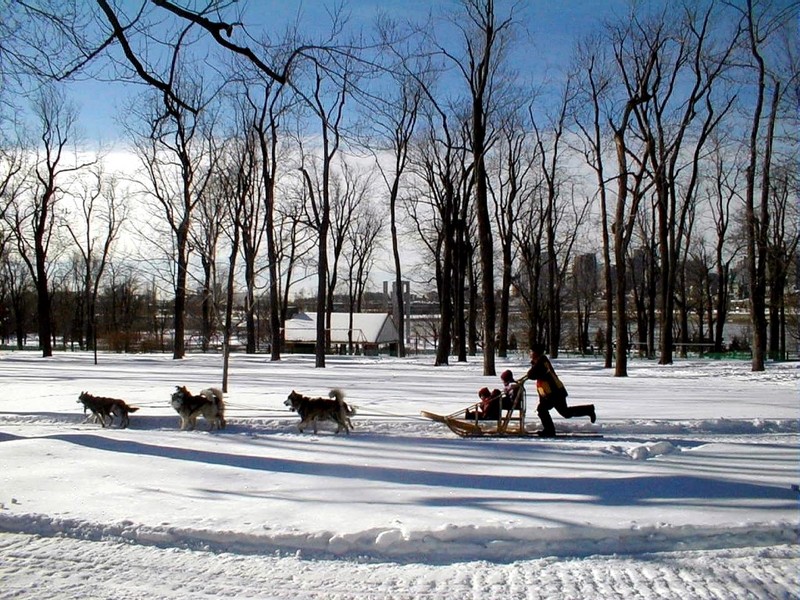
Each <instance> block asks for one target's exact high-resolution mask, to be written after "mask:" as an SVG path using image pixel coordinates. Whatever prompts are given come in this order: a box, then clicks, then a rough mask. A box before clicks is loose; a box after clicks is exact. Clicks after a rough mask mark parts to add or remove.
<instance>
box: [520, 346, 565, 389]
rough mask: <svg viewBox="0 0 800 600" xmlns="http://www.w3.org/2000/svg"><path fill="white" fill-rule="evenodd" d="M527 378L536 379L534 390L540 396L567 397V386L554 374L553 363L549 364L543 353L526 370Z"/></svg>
mask: <svg viewBox="0 0 800 600" xmlns="http://www.w3.org/2000/svg"><path fill="white" fill-rule="evenodd" d="M528 379H535V380H536V391H537V392H539V397H540V398H547V399H553V400H555V399H556V398H560V399H564V398H566V397H567V395H568V394H567V388H565V387H564V384H563V383H561V380H560V379H559V378H558V375H556V372H555V370H554V369H553V365H551V364H550V359H549V358H547V357H546V356H545V355H544V354H541V355H539V359H538V360H537V361H536V363H535V364H533V365H531V368H530V369H529V370H528Z"/></svg>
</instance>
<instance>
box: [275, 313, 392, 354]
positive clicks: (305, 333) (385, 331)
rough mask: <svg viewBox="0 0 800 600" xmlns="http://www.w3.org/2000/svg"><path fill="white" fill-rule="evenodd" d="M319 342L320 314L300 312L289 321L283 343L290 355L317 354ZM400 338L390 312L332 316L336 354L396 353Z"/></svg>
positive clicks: (332, 348)
mask: <svg viewBox="0 0 800 600" xmlns="http://www.w3.org/2000/svg"><path fill="white" fill-rule="evenodd" d="M351 317H352V324H351ZM316 339H317V313H314V312H299V313H297V314H295V315H294V316H293V317H292V318H291V319H288V320H287V321H286V324H285V326H284V336H283V340H284V348H285V350H286V351H287V352H289V353H303V354H313V353H314V345H315V342H316ZM399 339H400V337H399V335H398V333H397V327H396V326H395V324H394V320H393V319H392V316H391V315H390V314H388V313H352V314H350V313H343V312H335V313H333V314H332V315H331V327H330V342H331V352H333V353H336V354H348V353H350V352H352V353H354V354H366V355H369V356H374V355H377V354H381V353H385V354H396V353H397V345H398V342H399ZM351 345H352V351H351V350H350V348H351Z"/></svg>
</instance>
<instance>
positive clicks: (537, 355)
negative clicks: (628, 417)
mask: <svg viewBox="0 0 800 600" xmlns="http://www.w3.org/2000/svg"><path fill="white" fill-rule="evenodd" d="M530 357H531V368H530V369H529V370H528V379H535V380H536V391H537V392H538V393H539V406H537V407H536V412H537V414H538V415H539V418H540V419H541V421H542V430H541V431H539V432H537V433H538V434H539V436H541V437H555V435H556V428H555V425H554V424H553V419H552V417H551V416H550V411H551V410H552V409H554V408H555V409H556V411H558V414H560V415H561V416H562V417H564V418H565V419H571V418H572V417H589V419H590V420H591V422H592V423H594V422H595V421H596V420H597V415H596V414H595V410H594V404H582V405H580V406H567V395H568V394H567V388H566V387H564V384H563V383H561V380H560V379H559V378H558V375H556V371H555V369H553V365H552V364H551V363H550V359H548V358H547V356H545V348H544V345H542V344H534V345H533V347H532V348H531V353H530Z"/></svg>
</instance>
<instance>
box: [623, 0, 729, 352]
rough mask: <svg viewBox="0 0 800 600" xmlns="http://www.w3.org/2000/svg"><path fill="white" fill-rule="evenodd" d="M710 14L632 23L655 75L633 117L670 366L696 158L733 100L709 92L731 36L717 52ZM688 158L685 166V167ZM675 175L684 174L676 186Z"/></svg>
mask: <svg viewBox="0 0 800 600" xmlns="http://www.w3.org/2000/svg"><path fill="white" fill-rule="evenodd" d="M714 17H715V12H714V11H713V6H708V7H700V8H697V7H688V6H686V7H684V8H683V9H682V14H680V15H679V17H678V19H680V20H678V19H675V21H673V18H672V17H671V16H670V15H669V14H668V12H667V10H664V11H663V13H661V14H657V15H655V16H654V17H652V19H648V18H647V15H645V16H644V18H643V19H641V20H640V18H639V17H638V16H637V17H636V18H635V19H634V20H633V23H634V27H636V28H637V29H639V31H638V32H637V33H636V35H638V36H639V37H641V38H642V39H644V40H647V45H648V47H649V49H650V52H651V54H652V56H653V58H654V61H655V65H654V68H655V72H656V73H657V75H658V76H657V77H656V78H654V79H653V85H652V86H651V87H650V90H649V92H650V96H649V97H648V99H647V100H646V101H645V102H642V103H640V104H638V105H637V106H636V108H635V110H634V113H635V115H636V122H637V125H638V128H639V130H640V134H641V136H642V138H643V139H644V140H645V143H646V148H647V153H646V159H647V161H648V163H649V165H648V168H649V169H650V171H651V173H652V177H653V184H654V190H655V194H656V196H655V197H656V209H657V215H658V243H659V253H660V258H661V279H660V281H661V289H660V296H659V297H660V300H661V305H660V307H659V308H660V311H659V314H660V315H661V323H660V331H661V356H660V359H659V362H660V363H661V364H670V363H671V362H672V352H673V339H672V336H673V333H672V331H673V319H674V308H675V293H676V286H677V283H678V275H679V271H680V269H681V264H682V262H683V260H684V259H685V250H686V248H687V247H688V246H689V223H690V221H691V213H692V211H693V210H694V206H695V204H696V191H697V181H698V173H699V169H700V159H701V156H702V155H703V154H704V152H705V148H704V147H705V145H706V142H707V141H708V139H709V136H710V134H711V133H712V132H713V131H714V129H715V128H716V127H717V126H718V124H719V123H720V121H721V119H722V118H723V117H724V116H725V115H726V113H727V112H728V110H729V109H730V107H731V105H732V103H733V98H732V97H728V98H726V97H724V96H723V95H722V94H715V91H716V90H715V88H716V87H717V84H718V83H719V82H720V80H721V78H722V76H723V75H724V73H725V71H726V69H727V68H728V66H729V60H728V59H729V57H730V56H731V54H732V52H733V49H734V47H735V45H736V43H737V35H736V32H734V33H733V35H731V36H730V38H729V39H727V40H726V41H725V44H724V45H722V47H715V44H714V40H713V39H712V31H713V18H714ZM676 21H677V22H676ZM693 129H694V130H695V131H693ZM690 134H693V135H691V137H690ZM687 157H688V165H684V161H686V160H687ZM682 171H686V175H685V176H683V179H684V181H683V185H681V184H680V179H681V178H682Z"/></svg>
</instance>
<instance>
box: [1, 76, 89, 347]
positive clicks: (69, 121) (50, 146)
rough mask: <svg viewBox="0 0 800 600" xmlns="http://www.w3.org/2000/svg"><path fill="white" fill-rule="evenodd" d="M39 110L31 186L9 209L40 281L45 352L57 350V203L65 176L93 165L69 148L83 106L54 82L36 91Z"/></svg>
mask: <svg viewBox="0 0 800 600" xmlns="http://www.w3.org/2000/svg"><path fill="white" fill-rule="evenodd" d="M33 110H34V113H35V115H36V119H37V120H38V126H39V133H38V135H39V141H40V142H41V145H40V146H39V148H38V150H37V155H38V157H37V159H36V162H35V164H34V165H33V170H32V172H31V174H30V179H29V183H30V188H29V190H28V193H27V194H25V195H24V196H22V195H20V196H19V197H17V198H16V202H15V204H14V206H13V208H11V209H9V211H8V212H7V215H6V216H7V219H9V220H10V222H11V224H12V230H13V234H14V237H15V240H16V244H17V251H18V252H19V255H20V257H21V258H22V260H23V261H24V262H25V264H26V265H27V266H28V269H29V271H30V273H31V277H32V279H33V282H34V285H35V287H36V298H37V300H36V313H37V316H38V322H39V346H40V348H41V350H42V355H43V356H44V357H49V356H52V355H53V340H52V334H53V331H52V315H51V310H50V308H51V296H50V289H49V281H48V280H49V269H50V265H51V263H52V260H53V257H52V256H51V255H50V253H51V249H52V248H51V242H52V241H53V239H54V233H55V229H56V219H55V209H56V205H57V203H58V201H59V200H60V198H61V196H62V195H63V188H62V185H66V183H67V182H66V181H65V178H66V177H69V176H71V175H73V174H75V173H77V172H79V171H80V170H82V169H84V168H86V167H88V166H90V165H91V164H92V163H93V162H94V161H93V160H92V161H88V162H80V161H78V160H77V159H76V158H74V156H75V155H74V154H69V153H67V150H68V143H70V142H72V141H74V140H72V137H73V135H74V134H75V125H76V121H77V118H78V112H77V110H76V108H75V107H74V105H73V104H71V103H70V102H69V101H68V100H67V98H66V96H65V95H64V94H63V93H62V92H61V91H60V90H58V89H56V88H54V87H45V88H43V89H42V90H41V93H40V95H39V96H38V97H37V99H36V101H35V103H34V107H33Z"/></svg>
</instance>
